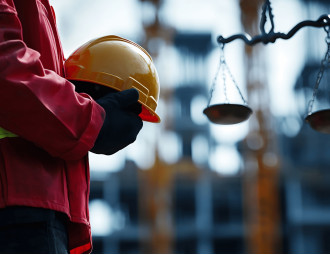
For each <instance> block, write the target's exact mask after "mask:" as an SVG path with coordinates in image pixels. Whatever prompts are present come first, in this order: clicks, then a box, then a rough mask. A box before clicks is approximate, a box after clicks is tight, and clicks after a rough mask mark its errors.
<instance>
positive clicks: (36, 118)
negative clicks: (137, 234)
mask: <svg viewBox="0 0 330 255" xmlns="http://www.w3.org/2000/svg"><path fill="white" fill-rule="evenodd" d="M104 117H105V111H104V109H103V108H102V107H101V106H100V105H99V104H97V103H96V102H95V101H94V100H92V99H91V98H90V97H89V96H88V95H87V94H78V93H76V92H75V90H74V86H73V84H71V83H70V82H69V81H67V80H66V79H64V78H62V77H61V76H59V75H58V74H56V73H55V72H53V71H50V70H47V69H45V68H44V67H43V65H42V63H41V60H40V54H39V53H38V52H37V51H35V50H33V49H31V48H28V47H27V46H26V44H25V43H24V41H23V38H22V28H21V23H20V21H19V19H18V16H17V13H16V11H15V6H14V5H13V2H12V1H11V0H0V127H2V128H5V129H7V130H9V131H11V132H13V133H15V134H17V135H18V136H20V137H22V138H24V139H26V140H29V141H31V142H33V143H35V144H36V145H37V146H39V147H41V148H43V149H44V150H46V151H47V152H49V153H50V154H51V155H53V156H56V157H61V158H63V159H66V160H73V159H78V158H80V157H83V156H84V155H86V153H87V152H88V151H89V150H90V149H91V148H92V147H93V146H94V142H95V140H96V138H97V136H98V133H99V131H100V129H101V127H102V125H103V121H104ZM13 139H15V138H13Z"/></svg>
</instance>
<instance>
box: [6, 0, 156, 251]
mask: <svg viewBox="0 0 330 255" xmlns="http://www.w3.org/2000/svg"><path fill="white" fill-rule="evenodd" d="M69 71H70V70H69ZM64 77H65V75H64V57H63V53H62V49H61V44H60V40H59V36H58V33H57V30H56V24H55V15H54V12H53V9H52V7H51V6H50V4H49V2H48V0H0V127H1V128H0V253H69V252H70V253H88V252H91V250H92V242H91V240H92V239H91V229H90V223H89V211H88V196H89V165H88V156H87V155H88V151H92V152H95V153H99V154H107V155H109V154H113V153H115V152H116V151H118V150H120V149H122V148H124V147H126V146H127V145H129V144H131V143H132V142H134V140H135V139H136V137H137V135H138V133H139V131H140V130H141V128H142V125H143V124H142V120H141V117H140V116H142V115H143V111H146V110H145V109H147V108H146V107H147V106H146V107H142V108H141V104H138V103H137V102H140V103H142V104H143V103H146V102H149V101H148V100H149V99H148V96H147V97H146V99H145V100H144V99H143V98H141V95H142V94H141V93H140V92H141V90H140V89H139V88H138V87H136V86H132V88H129V87H126V88H125V89H122V90H121V89H116V91H117V92H116V93H108V94H107V95H104V96H103V97H99V98H98V99H93V98H92V97H91V96H90V95H88V94H87V93H78V92H77V91H75V86H74V84H73V83H72V82H70V81H69V80H68V79H66V78H64ZM73 80H74V79H73ZM133 80H134V79H133ZM85 82H88V81H85ZM89 82H93V81H89ZM135 87H136V89H135ZM153 98H154V97H153ZM153 98H150V99H153ZM141 100H142V101H141ZM157 100H158V97H157V98H156V101H157ZM151 101H152V100H151ZM151 101H150V102H151ZM137 105H140V107H137ZM133 106H134V107H133ZM132 109H133V110H132ZM141 111H142V112H141ZM147 111H148V109H147ZM151 113H152V111H151ZM141 114H142V115H141ZM147 115H148V114H147ZM152 116H153V117H152V118H156V120H155V121H154V122H157V121H158V120H159V118H158V116H157V115H152ZM155 116H156V117H155Z"/></svg>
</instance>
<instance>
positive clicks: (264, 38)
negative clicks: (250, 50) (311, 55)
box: [217, 14, 330, 46]
mask: <svg viewBox="0 0 330 255" xmlns="http://www.w3.org/2000/svg"><path fill="white" fill-rule="evenodd" d="M271 18H272V16H271ZM303 27H324V28H325V27H330V14H324V15H322V16H321V17H320V18H318V19H317V20H315V21H312V20H305V21H302V22H300V23H298V24H297V25H296V26H294V27H293V28H292V29H291V30H290V31H289V32H288V33H287V34H285V33H279V32H277V33H275V32H274V31H273V30H274V28H273V27H272V29H271V31H270V32H268V33H266V32H264V30H263V29H262V31H263V32H262V34H261V35H256V36H254V37H253V38H251V36H249V35H248V34H236V35H232V36H230V37H227V38H224V37H222V36H221V35H220V36H219V37H218V39H217V41H218V43H219V44H226V43H230V42H232V41H234V40H236V39H241V40H243V41H244V42H245V43H246V44H248V45H250V46H252V45H255V44H257V43H260V42H262V43H263V44H267V43H274V42H275V41H276V40H277V39H284V40H287V39H290V38H291V37H292V36H294V35H295V33H296V32H298V30H300V29H301V28H303Z"/></svg>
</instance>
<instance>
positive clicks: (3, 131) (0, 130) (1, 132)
mask: <svg viewBox="0 0 330 255" xmlns="http://www.w3.org/2000/svg"><path fill="white" fill-rule="evenodd" d="M17 136H18V135H15V134H13V133H12V132H9V131H8V130H6V129H4V128H2V127H0V139H2V138H6V137H17Z"/></svg>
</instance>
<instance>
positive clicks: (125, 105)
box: [91, 89, 143, 155]
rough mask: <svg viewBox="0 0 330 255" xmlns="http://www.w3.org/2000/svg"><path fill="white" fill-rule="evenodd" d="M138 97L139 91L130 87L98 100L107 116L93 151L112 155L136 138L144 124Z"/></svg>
mask: <svg viewBox="0 0 330 255" xmlns="http://www.w3.org/2000/svg"><path fill="white" fill-rule="evenodd" d="M138 99H139V92H138V91H137V90H136V89H128V90H124V91H120V92H116V93H110V94H107V95H106V96H104V97H101V98H100V99H97V100H96V102H97V103H98V104H99V105H101V106H102V107H103V108H104V110H105V112H106V117H105V120H104V123H103V126H102V128H101V131H100V133H99V135H98V137H97V139H96V141H95V144H94V147H93V148H92V149H91V152H94V153H97V154H106V155H111V154H113V153H115V152H117V151H119V150H121V149H123V148H125V147H126V146H127V145H129V144H131V143H133V142H134V141H135V140H136V137H137V135H138V133H139V132H140V130H141V128H142V126H143V122H142V120H141V118H140V117H139V116H138V115H139V114H140V113H141V110H142V106H141V104H140V103H138V102H137V101H138Z"/></svg>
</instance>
